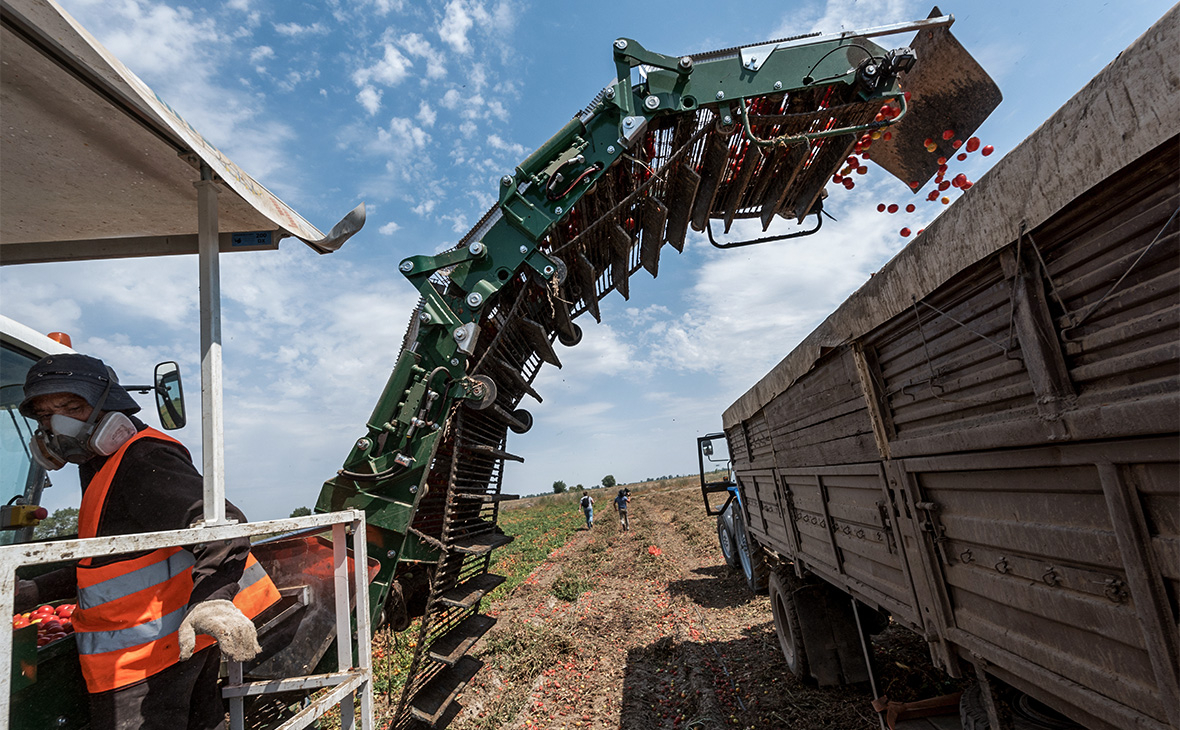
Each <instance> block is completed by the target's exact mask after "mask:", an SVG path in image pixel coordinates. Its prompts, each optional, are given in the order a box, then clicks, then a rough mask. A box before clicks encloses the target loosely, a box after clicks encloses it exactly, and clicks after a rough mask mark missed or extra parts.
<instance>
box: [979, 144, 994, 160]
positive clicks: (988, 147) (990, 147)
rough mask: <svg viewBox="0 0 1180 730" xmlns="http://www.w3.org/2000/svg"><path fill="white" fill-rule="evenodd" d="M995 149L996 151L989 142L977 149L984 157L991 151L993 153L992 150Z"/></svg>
mask: <svg viewBox="0 0 1180 730" xmlns="http://www.w3.org/2000/svg"><path fill="white" fill-rule="evenodd" d="M995 151H996V148H995V147H992V146H991V145H990V144H989V145H987V146H985V147H984V148H983V149H981V150H980V151H979V154H981V155H983V156H984V157H987V156H988V155H990V154H991V153H993V152H995Z"/></svg>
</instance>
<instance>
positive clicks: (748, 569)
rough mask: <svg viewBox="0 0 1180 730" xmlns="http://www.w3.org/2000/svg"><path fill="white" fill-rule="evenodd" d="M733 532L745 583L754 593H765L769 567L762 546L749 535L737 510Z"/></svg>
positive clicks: (744, 522)
mask: <svg viewBox="0 0 1180 730" xmlns="http://www.w3.org/2000/svg"><path fill="white" fill-rule="evenodd" d="M733 527H734V532H736V533H737V534H736V537H737V547H738V558H739V559H740V560H741V564H742V573H744V574H745V576H746V585H748V586H749V587H750V590H751V591H753V592H754V593H759V594H762V593H766V590H767V586H768V585H769V580H770V567H769V566H768V565H767V564H766V556H764V555H763V554H762V548H760V547H758V543H757V542H755V541H754V538H753V537H751V536H750V531H749V530H748V529H746V520H745V517H744V516H743V515H742V513H741V512H740V511H739V512H737V513H736V514H735V515H734V520H733Z"/></svg>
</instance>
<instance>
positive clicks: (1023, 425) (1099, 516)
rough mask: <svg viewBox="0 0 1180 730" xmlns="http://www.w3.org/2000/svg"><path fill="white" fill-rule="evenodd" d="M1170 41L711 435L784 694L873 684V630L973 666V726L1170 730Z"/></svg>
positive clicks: (871, 286)
mask: <svg viewBox="0 0 1180 730" xmlns="http://www.w3.org/2000/svg"><path fill="white" fill-rule="evenodd" d="M1178 36H1180V11H1178V10H1177V9H1176V8H1173V9H1171V10H1170V11H1169V12H1168V13H1167V14H1166V15H1165V16H1164V17H1163V18H1162V19H1161V20H1159V21H1158V22H1157V23H1156V24H1155V25H1154V26H1153V27H1152V28H1151V29H1150V30H1148V31H1147V32H1146V33H1145V34H1144V35H1143V36H1141V37H1140V38H1139V39H1138V40H1137V41H1136V42H1135V43H1133V44H1132V45H1131V46H1130V47H1128V48H1127V49H1126V50H1125V51H1124V52H1123V53H1122V54H1120V55H1119V57H1118V58H1116V59H1115V60H1114V61H1113V62H1112V63H1110V65H1108V66H1107V67H1106V68H1105V69H1104V70H1103V71H1102V72H1101V73H1099V74H1098V75H1097V76H1096V77H1095V78H1094V79H1093V80H1092V81H1091V82H1090V83H1089V84H1088V85H1087V86H1086V87H1085V88H1083V89H1082V90H1081V91H1079V92H1078V93H1077V94H1076V95H1075V96H1074V97H1073V98H1071V99H1070V100H1069V101H1068V102H1067V103H1066V104H1065V105H1064V106H1062V107H1061V109H1060V110H1059V111H1057V112H1056V113H1055V114H1054V115H1053V116H1052V117H1050V118H1049V119H1048V120H1047V121H1046V122H1045V123H1044V124H1043V125H1041V127H1040V128H1038V129H1037V130H1036V131H1035V132H1034V133H1033V134H1032V135H1030V136H1029V137H1028V138H1027V139H1026V140H1025V141H1024V142H1023V143H1021V144H1020V145H1019V146H1017V147H1016V148H1015V149H1013V150H1012V151H1011V152H1010V153H1009V154H1008V155H1007V156H1006V157H1004V159H1002V160H1001V161H999V162H998V163H997V164H996V165H995V166H994V167H993V168H992V169H991V170H990V171H989V172H988V173H987V174H986V175H985V176H983V177H982V178H981V179H980V180H979V181H978V182H977V183H975V184H974V185H973V186H972V188H971V189H970V190H969V191H966V192H965V193H964V194H963V195H962V196H961V197H960V198H959V199H958V200H957V201H956V202H955V203H954V205H952V206H951V207H949V208H948V209H946V210H945V212H943V213H942V215H940V216H939V217H938V218H937V219H935V220H934V221H933V222H931V223H930V224H929V225H928V226H926V228H925V230H924V231H922V232H921V233H920V234H919V235H918V236H917V237H916V239H915V240H913V241H912V242H911V243H910V244H909V245H908V246H907V247H906V248H905V249H903V250H902V251H901V252H900V253H899V254H897V255H896V256H895V257H894V258H893V259H892V260H891V261H889V262H888V263H887V264H886V265H885V266H884V267H883V268H882V269H881V270H880V271H878V272H877V273H876V274H875V275H874V276H872V277H871V278H870V279H869V281H868V282H866V283H865V284H864V285H863V286H862V287H861V288H860V289H859V290H858V291H856V292H855V293H853V294H852V295H851V296H850V297H849V298H848V299H847V300H846V301H845V302H844V303H843V304H842V305H841V306H840V307H839V308H838V309H836V311H834V312H833V313H832V314H831V315H830V316H829V317H828V318H827V319H826V320H825V321H824V322H823V323H821V324H820V325H819V327H817V328H816V329H815V330H814V331H813V332H812V333H811V334H810V335H808V336H807V337H806V338H805V339H804V340H803V342H802V343H801V344H800V345H799V346H798V347H796V348H795V349H794V350H793V351H792V352H791V353H790V354H788V355H787V356H786V357H785V358H784V359H783V360H782V361H781V362H780V363H779V364H778V365H777V366H775V367H774V368H773V369H772V370H771V371H770V372H769V373H768V374H767V375H766V376H765V377H763V378H762V379H761V380H760V381H759V382H758V383H757V384H756V385H754V387H752V388H751V389H750V390H749V391H747V392H746V393H745V394H744V395H742V396H741V397H740V398H739V399H738V400H737V401H736V402H735V403H733V405H731V406H730V407H729V408H728V409H727V410H726V411H725V413H724V418H723V427H724V436H725V439H726V441H727V444H728V447H729V453H730V456H731V458H732V460H733V470H734V473H735V475H736V477H735V479H736V489H737V490H738V491H739V492H740V495H741V500H740V502H739V501H737V500H729V501H728V504H727V506H729V507H730V508H731V509H738V510H739V511H740V515H739V516H738V518H739V520H740V521H741V522H743V523H744V524H743V525H741V528H742V529H741V531H740V532H741V533H743V534H744V535H747V536H748V549H749V551H750V555H749V556H748V557H747V558H743V567H744V568H745V571H746V575H747V578H748V580H749V581H750V583H751V587H753V588H755V589H761V588H765V589H767V590H768V591H769V595H770V601H771V605H772V609H773V614H774V621H775V627H776V631H777V634H778V637H779V640H780V643H781V644H782V649H783V652H784V655H785V657H786V659H787V663H788V665H789V667H790V669H791V670H792V671H793V672H794V673H795V674H797V675H799V676H801V677H804V678H811V679H814V680H816V681H818V682H820V683H821V684H839V683H845V682H852V681H862V680H864V679H866V678H870V677H867V676H866V674H867V670H866V661H865V658H864V656H863V654H862V651H861V644H860V641H859V637H858V629H857V619H861V620H862V621H863V620H864V618H865V616H866V615H867V616H869V617H873V616H874V615H876V616H885V615H887V616H888V617H891V619H892V621H893V622H895V623H896V624H899V625H902V626H905V627H908V628H909V629H912V630H913V631H915V632H917V633H918V634H919V635H921V636H922V637H923V638H924V639H925V640H926V642H927V643H928V645H929V649H930V654H931V657H932V659H933V661H934V663H935V664H936V665H938V666H940V667H942V668H943V669H945V671H947V672H948V673H949V674H950V675H951V676H953V677H959V676H962V675H963V671H964V668H971V669H973V671H974V674H975V677H976V678H977V679H978V680H979V687H980V689H979V690H973V691H969V692H968V693H967V694H965V697H966V698H967V700H968V701H971V700H973V701H975V702H976V703H977V704H976V705H975V706H974V707H967V704H968V702H967V701H965V704H964V708H963V713H962V714H963V720H964V726H965V727H970V728H979V727H987V726H988V725H989V723H990V726H991V727H1001V726H1002V725H1001V724H1000V723H1003V722H1006V721H1008V718H1006V717H1002V715H1005V714H1006V711H1004V712H1001V711H1000V710H1001V708H1002V707H1003V706H1004V703H997V702H995V699H996V693H994V692H993V691H992V690H993V689H996V688H999V687H1001V686H1009V687H1012V688H1014V689H1015V690H1017V691H1019V693H1020V694H1018V695H1015V699H1012V698H1009V699H1011V708H1012V710H1011V711H1012V713H1013V721H1015V722H1016V727H1064V726H1071V725H1068V723H1065V724H1056V725H1055V724H1052V723H1049V724H1038V723H1042V722H1044V723H1048V722H1049V721H1048V720H1047V719H1046V718H1048V717H1050V716H1052V715H1053V714H1054V713H1059V715H1063V716H1065V717H1066V718H1069V719H1070V720H1072V721H1074V722H1077V723H1080V724H1081V725H1083V726H1085V727H1087V728H1094V729H1095V730H1127V729H1128V728H1137V729H1139V730H1148V729H1150V730H1164V729H1165V728H1171V730H1177V729H1178V728H1180V685H1178V681H1177V671H1178V670H1177V667H1178V661H1177V660H1178V649H1177V647H1178V639H1177V618H1178V615H1180V603H1178V601H1180V468H1178V461H1180V440H1178V436H1180V329H1178V324H1180V256H1178V254H1177V241H1178V240H1180V236H1178V233H1177V230H1178V229H1177V211H1178V207H1180V188H1178V183H1180V180H1178V177H1180V175H1178V164H1177V161H1178V160H1180V141H1178V137H1177V132H1178V130H1180V80H1178V77H1177V74H1176V66H1175V55H1174V53H1173V51H1174V49H1175V39H1176V38H1177V37H1178ZM702 489H703V490H704V491H705V492H706V495H705V496H706V499H707V498H708V497H709V492H710V491H713V492H717V491H721V490H723V489H725V486H724V485H712V486H708V485H705V483H704V480H703V479H702ZM739 505H740V506H739ZM731 519H732V518H731ZM722 533H723V540H724V530H722ZM739 542H740V541H739ZM740 547H742V545H739V548H740ZM849 596H851V597H852V598H854V599H856V600H855V602H853V601H849V600H848V597H849ZM864 609H869V610H868V611H865V610H864ZM997 680H998V681H997ZM1054 722H1058V721H1056V720H1055V721H1054ZM1061 722H1063V723H1064V722H1065V721H1064V720H1062V721H1061Z"/></svg>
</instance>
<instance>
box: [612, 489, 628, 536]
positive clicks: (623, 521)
mask: <svg viewBox="0 0 1180 730" xmlns="http://www.w3.org/2000/svg"><path fill="white" fill-rule="evenodd" d="M630 504H631V490H630V489H620V490H619V496H617V497H615V511H616V512H618V513H619V526H620V527H622V528H623V532H627V531H628V530H630V529H631V521H630V520H628V519H627V507H628V506H630Z"/></svg>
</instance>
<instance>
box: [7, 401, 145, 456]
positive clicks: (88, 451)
mask: <svg viewBox="0 0 1180 730" xmlns="http://www.w3.org/2000/svg"><path fill="white" fill-rule="evenodd" d="M110 390H111V385H110V381H108V382H107V387H106V390H104V391H103V394H102V397H101V398H99V399H98V403H96V404H95V406H94V409H93V410H92V411H91V412H90V417H89V418H87V419H86V420H85V421H79V420H78V419H76V418H70V417H69V416H62V415H54V416H52V417H50V419H49V428H48V430H45V429H40V428H38V429H37V431H36V432H35V433H34V434H33V439H32V441H30V443H29V447H30V448H29V451H30V452H31V453H32V457H33V461H34V462H36V463H37V465H38V466H40V467H41V468H43V469H45V470H46V471H56V470H58V469H60V468H62V467H63V466H65V465H66V464H83V463H85V462H87V461H90V460H91V459H93V458H94V457H95V456H110V455H111V454H113V453H115V452H116V451H118V450H119V447H120V446H122V445H123V444H125V443H127V442H128V441H129V440H130V439H131V438H132V437H133V436H135V434H136V433H137V429H136V428H135V424H134V423H132V422H131V419H130V418H128V417H127V414H125V413H122V412H120V411H111V412H110V413H107V414H106V415H104V416H103V417H102V418H101V419H100V418H98V414H99V413H100V412H101V411H102V406H103V404H105V403H106V399H107V394H108V393H109V392H110Z"/></svg>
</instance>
